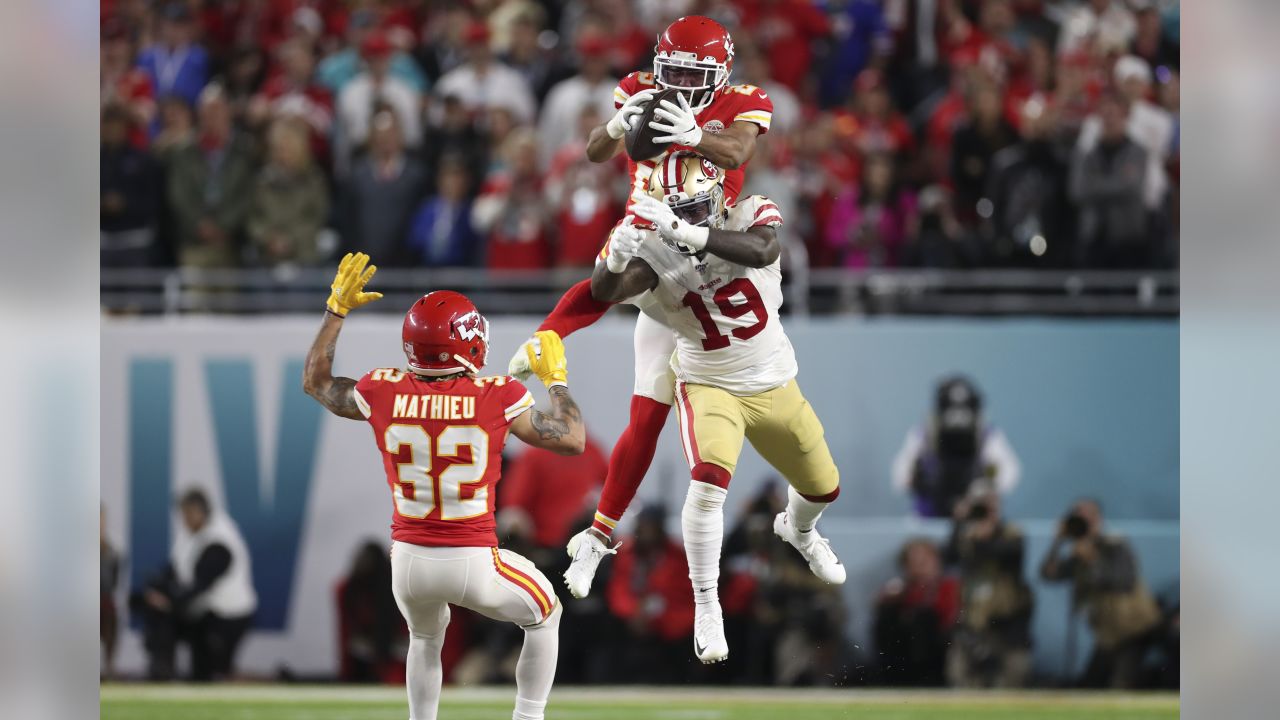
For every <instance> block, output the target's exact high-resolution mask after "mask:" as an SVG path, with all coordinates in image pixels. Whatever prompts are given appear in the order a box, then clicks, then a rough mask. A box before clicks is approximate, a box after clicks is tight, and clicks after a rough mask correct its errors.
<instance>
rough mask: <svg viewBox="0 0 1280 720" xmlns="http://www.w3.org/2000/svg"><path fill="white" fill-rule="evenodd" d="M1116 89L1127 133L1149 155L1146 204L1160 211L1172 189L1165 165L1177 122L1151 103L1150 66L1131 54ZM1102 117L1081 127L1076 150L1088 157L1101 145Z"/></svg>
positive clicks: (1118, 69) (1118, 70)
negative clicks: (1124, 111) (1121, 104)
mask: <svg viewBox="0 0 1280 720" xmlns="http://www.w3.org/2000/svg"><path fill="white" fill-rule="evenodd" d="M1114 76H1115V87H1116V89H1117V90H1118V91H1119V92H1118V93H1117V95H1116V97H1118V98H1120V99H1121V100H1122V101H1123V103H1124V105H1125V110H1126V113H1127V123H1126V125H1125V132H1126V134H1127V135H1128V136H1129V139H1130V140H1133V141H1134V142H1135V143H1137V144H1138V145H1139V146H1140V147H1142V149H1143V150H1145V151H1146V154H1147V177H1146V179H1145V181H1144V192H1143V202H1144V203H1145V204H1146V206H1147V208H1148V209H1149V210H1156V209H1158V208H1159V207H1160V206H1161V204H1162V203H1163V202H1164V200H1165V197H1166V195H1167V193H1168V189H1169V176H1168V173H1166V171H1165V167H1164V163H1165V160H1166V158H1167V157H1168V154H1169V150H1170V148H1171V147H1172V146H1173V135H1174V121H1173V116H1172V115H1170V113H1169V111H1167V110H1165V109H1164V108H1163V107H1161V106H1160V105H1158V104H1156V103H1154V102H1152V101H1151V97H1150V96H1151V81H1152V77H1151V67H1150V66H1149V65H1147V63H1146V62H1145V61H1143V60H1141V59H1139V58H1137V57H1134V56H1132V55H1127V56H1125V57H1122V58H1120V59H1119V60H1117V61H1116V66H1115V71H1114ZM1102 123H1103V119H1102V117H1101V114H1100V113H1099V114H1095V115H1092V116H1090V117H1089V118H1087V119H1086V120H1085V121H1084V124H1083V125H1082V126H1081V128H1080V137H1079V140H1078V141H1077V143H1076V151H1077V152H1078V153H1080V154H1086V153H1089V152H1090V151H1092V150H1093V149H1094V148H1096V147H1097V146H1098V141H1099V138H1100V137H1101V135H1102Z"/></svg>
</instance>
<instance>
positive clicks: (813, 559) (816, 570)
mask: <svg viewBox="0 0 1280 720" xmlns="http://www.w3.org/2000/svg"><path fill="white" fill-rule="evenodd" d="M773 534H774V535H777V536H778V537H780V538H782V539H783V540H786V541H787V542H789V543H791V547H793V548H795V549H796V550H799V551H800V554H801V555H803V556H804V559H805V560H807V561H809V570H811V571H812V572H813V574H814V575H816V576H817V577H818V579H819V580H821V581H823V582H825V583H831V584H832V585H843V584H844V579H845V571H844V565H841V564H840V558H838V557H836V554H835V551H833V550H832V549H831V543H829V542H827V539H826V538H824V537H822V536H821V535H819V534H818V529H817V528H814V529H813V530H810V531H808V532H800V531H799V530H797V529H796V526H795V525H792V524H791V516H790V515H787V511H786V510H783V511H782V512H780V513H778V515H777V517H775V518H774V519H773Z"/></svg>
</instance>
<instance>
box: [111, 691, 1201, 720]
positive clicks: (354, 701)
mask: <svg viewBox="0 0 1280 720" xmlns="http://www.w3.org/2000/svg"><path fill="white" fill-rule="evenodd" d="M513 698H514V689H511V688H484V689H456V688H449V689H446V690H445V695H444V699H443V701H442V702H441V706H440V718H441V720H490V719H492V720H505V718H509V717H511V706H512V701H513ZM408 714H409V712H408V706H407V704H406V702H405V699H404V694H403V691H402V690H400V689H397V688H382V687H376V688H372V687H359V688H354V687H344V686H319V685H312V686H308V685H288V686H283V685H216V686H203V687H195V686H187V685H113V684H108V685H104V686H103V687H102V720H215V718H216V720H405V718H407V717H408ZM1177 717H1178V698H1177V696H1176V695H1172V694H1119V693H1098V694H1093V693H1060V692H1030V691H1028V692H1017V693H1003V692H1002V693H962V692H949V691H906V692H894V691H887V690H872V691H867V690H794V691H791V690H773V689H760V690H742V689H732V688H724V689H721V688H702V689H670V688H637V687H626V688H582V689H578V688H566V689H557V690H556V691H555V692H553V693H552V695H551V702H550V704H549V705H548V707H547V718H548V720H597V719H598V720H837V719H843V718H856V719H857V720H979V719H981V720H989V719H1007V720H1041V719H1044V720H1050V719H1052V720H1058V719H1061V720H1067V719H1069V718H1070V719H1073V720H1074V719H1075V718H1091V719H1092V718H1098V719H1099V720H1113V719H1114V720H1155V719H1157V718H1159V719H1160V720H1165V719H1168V718H1177Z"/></svg>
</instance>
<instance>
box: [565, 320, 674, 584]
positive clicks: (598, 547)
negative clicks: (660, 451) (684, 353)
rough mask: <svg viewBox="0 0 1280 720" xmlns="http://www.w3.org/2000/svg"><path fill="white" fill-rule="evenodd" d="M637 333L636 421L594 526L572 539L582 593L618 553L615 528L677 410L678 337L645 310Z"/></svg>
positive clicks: (570, 578)
mask: <svg viewBox="0 0 1280 720" xmlns="http://www.w3.org/2000/svg"><path fill="white" fill-rule="evenodd" d="M634 337H635V364H636V366H635V390H634V394H633V395H632V396H631V417H630V421H629V422H628V423H627V427H626V429H625V430H623V431H622V435H621V436H620V437H619V438H618V441H617V443H615V444H614V446H613V452H612V453H611V454H610V455H609V471H608V474H606V475H605V479H604V488H603V489H602V490H601V491H600V502H599V504H598V505H597V506H596V515H595V519H594V521H593V522H592V523H591V527H590V528H589V529H587V530H583V531H582V532H580V533H578V534H577V535H574V536H573V537H572V538H570V539H569V544H568V551H569V556H570V557H572V558H573V562H572V563H570V564H569V569H568V570H566V571H565V574H564V579H565V584H566V585H567V586H568V587H569V593H570V594H572V595H573V596H574V597H576V598H582V597H586V595H587V593H588V592H590V590H591V582H592V580H594V579H595V575H596V569H597V568H598V567H599V565H600V561H601V560H602V559H603V558H604V556H605V555H609V554H612V553H613V550H611V549H610V548H609V542H610V541H611V539H612V537H613V530H614V528H615V527H617V525H618V521H619V520H621V519H622V515H623V513H625V512H626V510H627V507H628V506H629V505H630V504H631V501H632V500H633V499H635V496H636V491H637V490H638V489H639V488H640V483H641V482H642V481H643V480H644V476H645V473H646V472H648V470H649V465H650V463H652V462H653V453H654V451H655V450H656V449H657V446H658V437H659V436H660V435H661V434H662V427H663V426H664V425H666V423H667V415H668V414H670V412H671V403H672V397H673V390H672V384H673V383H674V378H673V377H672V374H671V353H672V352H674V351H675V337H674V336H673V335H672V333H671V330H670V329H668V328H667V327H666V326H665V325H662V324H661V323H659V322H658V321H656V320H654V319H652V318H650V317H649V316H648V315H644V314H641V315H640V316H639V317H638V318H637V319H636V330H635V336H634Z"/></svg>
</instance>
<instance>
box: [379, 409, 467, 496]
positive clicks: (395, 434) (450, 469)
mask: <svg viewBox="0 0 1280 720" xmlns="http://www.w3.org/2000/svg"><path fill="white" fill-rule="evenodd" d="M383 439H384V441H385V443H386V448H387V452H389V453H393V454H396V453H399V452H400V451H401V448H402V447H404V446H405V445H408V446H409V457H408V460H407V461H405V462H401V463H397V465H398V466H399V473H398V476H397V482H396V485H395V489H394V491H393V494H394V495H395V501H396V512H397V513H399V514H400V516H401V517H406V518H414V519H421V518H425V517H426V516H427V515H429V514H431V511H432V510H434V509H436V508H437V507H439V508H440V519H441V520H466V519H467V518H473V517H477V516H479V515H483V514H485V513H487V512H489V489H488V488H486V487H479V488H476V489H475V492H474V493H472V495H471V497H469V498H463V497H462V486H463V485H468V484H472V483H478V482H480V481H481V480H483V479H484V471H485V469H486V468H487V466H488V463H489V434H488V433H487V432H485V431H484V429H483V428H480V427H476V426H474V425H450V426H448V427H446V428H445V429H444V430H442V431H441V432H440V434H439V435H438V436H437V437H436V438H435V443H434V445H435V448H434V449H435V452H432V444H433V443H432V438H431V436H430V435H428V434H427V430H426V428H424V427H422V426H421V425H392V426H390V427H388V428H387V431H386V434H385V436H384V438H383ZM464 445H466V446H469V447H470V448H471V462H469V463H464V462H453V463H449V464H448V465H446V466H445V467H444V469H443V470H440V471H439V472H437V473H435V477H434V482H433V478H432V473H431V471H430V470H428V467H430V468H436V467H438V466H439V465H441V464H442V463H440V462H439V461H440V459H441V458H448V459H451V460H452V459H457V458H458V457H459V448H461V447H462V446H464Z"/></svg>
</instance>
